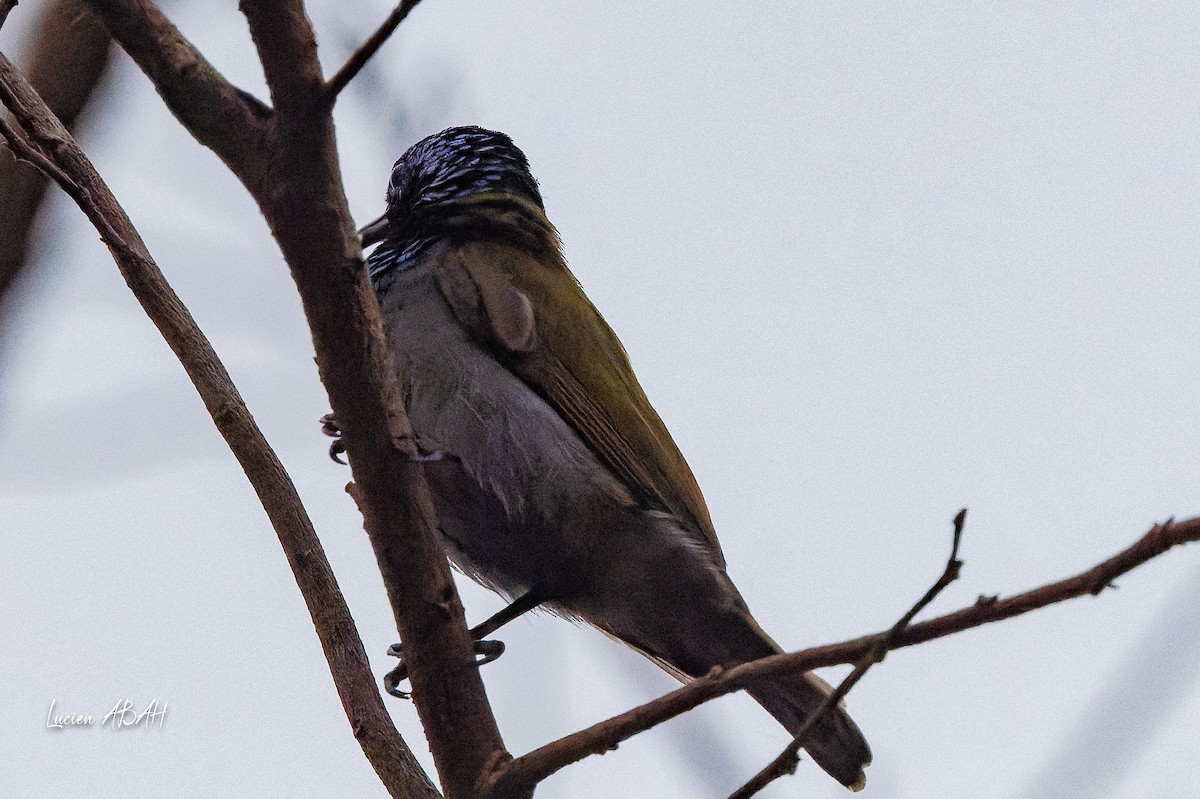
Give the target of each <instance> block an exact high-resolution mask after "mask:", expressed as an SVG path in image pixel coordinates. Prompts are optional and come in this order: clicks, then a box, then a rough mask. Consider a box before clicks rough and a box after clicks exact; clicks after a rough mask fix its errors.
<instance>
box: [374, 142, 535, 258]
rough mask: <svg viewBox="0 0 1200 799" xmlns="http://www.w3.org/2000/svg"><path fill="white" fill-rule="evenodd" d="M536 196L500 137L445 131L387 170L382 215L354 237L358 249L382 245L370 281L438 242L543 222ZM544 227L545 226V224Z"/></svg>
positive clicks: (519, 157) (515, 152) (514, 151)
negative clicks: (524, 221) (519, 220)
mask: <svg viewBox="0 0 1200 799" xmlns="http://www.w3.org/2000/svg"><path fill="white" fill-rule="evenodd" d="M543 207H544V206H543V204H542V195H541V193H540V192H539V191H538V186H537V181H536V180H534V177H533V175H532V174H531V173H530V171H529V161H528V160H527V159H526V158H525V154H524V153H523V152H521V151H520V149H518V148H517V146H516V145H515V144H513V142H512V139H510V138H509V137H508V136H506V135H505V134H503V133H497V132H496V131H491V130H485V129H483V128H479V127H474V126H469V127H459V128H448V129H446V130H443V131H442V132H441V133H436V134H434V135H432V136H428V137H426V138H424V139H422V140H421V141H419V142H417V143H416V144H414V145H413V146H412V147H410V148H409V149H408V151H407V152H406V153H404V155H402V156H400V160H398V161H396V164H395V166H393V167H392V177H391V180H389V181H388V188H387V210H386V211H385V212H384V214H383V216H381V217H379V218H378V219H376V220H375V221H373V222H371V223H369V224H368V225H366V226H364V227H363V228H362V229H361V230H359V233H360V234H361V236H362V242H363V246H364V247H368V246H370V245H372V244H377V243H379V244H381V246H380V247H379V248H378V249H377V250H376V251H375V252H374V253H372V255H371V257H370V259H369V263H370V266H371V274H372V276H376V275H378V274H379V273H381V272H383V271H388V270H391V269H394V268H397V267H399V268H404V267H405V266H407V265H409V264H411V262H412V260H413V259H414V258H415V256H417V255H418V254H419V253H420V252H422V251H424V250H425V249H426V248H427V247H428V246H429V245H430V244H432V243H434V242H436V241H439V240H442V239H445V238H498V239H508V238H511V237H512V231H507V232H506V231H505V229H504V228H506V227H511V226H512V224H513V221H514V220H513V219H512V216H513V213H512V212H513V210H514V209H517V210H518V211H519V210H520V209H522V208H524V209H525V213H524V214H520V213H518V214H517V216H518V217H522V216H524V217H528V216H531V215H532V216H535V217H536V216H542V218H543V219H544V216H543ZM547 224H548V223H547Z"/></svg>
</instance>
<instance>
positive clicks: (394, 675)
mask: <svg viewBox="0 0 1200 799" xmlns="http://www.w3.org/2000/svg"><path fill="white" fill-rule="evenodd" d="M472 643H473V646H474V650H475V654H476V655H479V656H480V657H479V658H478V659H477V660H475V662H474V666H475V667H476V668H478V667H480V666H482V665H483V664H484V663H491V662H492V661H493V660H495V659H496V658H498V657H500V656H501V655H503V654H504V642H503V641H474V642H472ZM387 654H388V657H394V658H399V659H400V662H399V663H397V664H396V668H394V669H392V670H391V671H389V672H388V673H387V674H385V675H384V677H383V688H384V690H385V691H387V692H388V693H389V694H391V695H392V696H396V697H399V698H401V699H409V698H411V697H412V693H411V692H408V691H401V690H400V683H402V682H404V681H405V680H407V679H408V663H407V662H405V660H404V645H403V644H392V645H391V646H389V647H388V650H387Z"/></svg>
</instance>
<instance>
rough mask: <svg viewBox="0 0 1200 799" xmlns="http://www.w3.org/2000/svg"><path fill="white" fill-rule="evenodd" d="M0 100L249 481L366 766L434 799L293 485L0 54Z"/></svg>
mask: <svg viewBox="0 0 1200 799" xmlns="http://www.w3.org/2000/svg"><path fill="white" fill-rule="evenodd" d="M0 99H2V100H3V102H4V104H5V105H6V106H7V107H8V108H9V109H10V110H11V111H12V112H13V114H14V116H15V117H16V118H17V119H18V120H19V121H20V124H21V125H22V126H23V127H24V128H25V130H26V131H28V133H29V138H28V140H26V139H25V138H23V137H22V136H21V135H20V134H19V133H18V132H16V131H12V130H7V129H6V130H5V136H6V137H7V138H10V140H11V141H12V144H13V146H15V147H16V148H18V149H19V150H20V152H21V155H22V156H23V157H25V158H27V159H28V160H29V161H30V162H32V163H34V164H35V165H37V166H38V167H39V168H41V169H44V170H45V172H46V173H47V174H48V175H49V176H50V177H52V178H53V179H54V180H55V181H56V182H58V183H59V185H60V186H62V188H63V189H64V190H65V191H66V192H67V193H68V194H69V195H70V196H71V198H72V199H74V200H75V202H76V203H77V204H78V205H79V207H80V208H81V209H82V210H83V211H84V213H85V214H87V216H88V218H89V219H90V220H91V221H92V223H93V224H94V225H95V227H96V229H97V230H98V231H99V233H100V237H101V239H103V241H104V242H105V244H107V245H108V247H109V249H110V250H111V251H112V254H113V257H114V259H115V260H116V262H117V265H118V267H119V268H120V270H121V274H122V276H123V277H124V278H125V281H126V282H127V283H128V284H129V287H130V289H132V291H133V293H134V295H135V296H136V297H137V299H138V301H139V302H140V303H141V305H142V307H143V308H144V309H145V311H146V313H147V315H148V316H149V317H150V318H151V320H152V321H153V322H154V324H155V326H156V327H157V328H158V329H159V331H160V332H161V333H162V335H163V338H164V339H166V341H167V343H168V344H169V345H170V347H171V349H172V350H173V351H174V352H175V354H176V356H177V357H178V358H179V361H180V363H182V364H183V367H184V369H185V370H186V371H187V374H188V376H189V377H190V378H191V380H192V382H193V383H194V384H195V386H196V389H197V391H198V392H199V394H200V396H201V398H202V399H203V400H204V404H205V407H207V408H208V411H209V414H210V415H211V416H212V418H213V421H214V422H215V423H216V425H217V428H218V429H219V430H220V432H221V435H222V436H223V437H224V438H225V441H226V442H227V443H228V444H229V448H230V449H231V450H232V451H233V453H234V455H235V456H236V457H237V459H238V462H239V463H240V464H241V465H242V468H243V469H244V470H245V472H246V476H247V477H248V478H249V480H250V482H251V484H252V485H253V486H254V489H255V492H256V493H257V494H258V497H259V499H260V501H261V502H262V505H263V507H264V509H265V510H266V512H267V515H268V517H270V519H271V523H272V525H273V526H274V528H275V531H276V533H277V534H278V536H279V541H280V544H281V545H282V546H283V549H284V552H285V553H286V554H287V558H288V562H289V563H290V564H291V567H292V571H293V574H294V575H295V577H296V582H297V584H298V585H299V586H300V590H301V592H302V594H303V595H304V599H305V602H306V603H307V604H308V609H309V613H310V614H311V616H312V619H313V624H314V625H315V627H316V629H317V634H318V636H319V637H320V640H321V645H322V647H323V648H324V650H325V656H326V658H327V659H328V661H329V665H330V670H331V672H332V673H333V677H334V682H335V684H336V686H337V689H338V693H339V695H340V697H341V699H342V704H343V706H344V707H345V709H346V714H347V716H348V717H349V719H350V722H351V726H352V728H353V730H354V733H355V736H356V737H357V738H358V739H359V742H360V744H361V746H362V747H363V750H364V751H365V752H366V753H367V756H368V758H369V759H370V760H371V763H372V765H373V766H374V767H375V769H376V771H377V772H378V773H379V775H380V777H381V779H383V781H384V783H385V784H386V785H387V786H388V788H389V789H390V790H391V792H392V795H393V796H396V797H433V796H437V791H436V790H434V789H433V787H432V786H431V785H430V784H429V782H428V779H427V778H426V777H425V775H424V773H423V772H422V770H421V767H420V765H419V764H418V763H417V761H416V759H415V758H414V757H413V756H412V753H411V751H410V750H409V749H408V748H407V746H405V744H404V742H403V740H402V739H401V738H400V736H399V733H397V732H396V729H395V727H394V726H393V725H392V722H391V719H390V717H389V716H388V714H387V711H386V709H385V708H384V706H383V703H382V700H381V697H380V695H379V691H378V689H377V688H376V687H375V681H374V678H373V677H372V675H371V671H370V666H369V664H368V662H367V656H366V652H365V651H364V650H363V645H362V641H361V640H360V638H359V637H358V633H357V631H356V630H355V627H354V620H353V619H352V618H351V616H350V612H349V609H348V608H347V607H346V604H345V601H344V599H343V598H342V595H341V592H340V591H339V590H338V586H337V582H336V581H335V579H334V576H333V572H332V571H331V570H330V567H329V563H328V561H327V560H326V559H325V554H324V552H323V550H322V548H321V543H320V541H319V540H318V539H317V537H316V534H315V532H314V530H313V527H312V522H311V521H310V520H309V518H308V515H307V513H306V512H305V510H304V507H303V506H302V504H301V502H300V498H299V496H298V495H297V493H296V490H295V487H294V486H293V485H292V482H291V479H290V478H289V477H288V475H287V473H286V472H285V471H284V468H283V465H282V464H281V463H280V462H279V459H278V458H277V457H276V456H275V453H274V452H273V451H272V450H271V448H270V446H269V445H268V444H267V442H266V440H265V438H264V437H263V435H262V433H261V431H260V430H259V429H258V427H257V425H255V423H254V420H253V418H252V417H251V416H250V412H249V410H248V409H247V408H246V406H245V403H244V402H243V401H242V398H241V396H240V395H239V394H238V392H237V389H236V388H235V387H234V385H233V383H232V381H231V380H230V378H229V374H228V373H227V372H226V371H225V367H224V366H223V365H222V364H221V362H220V360H219V358H218V357H217V355H216V353H215V352H214V351H213V349H212V346H211V345H210V344H209V342H208V340H207V339H206V338H205V336H204V334H203V333H202V332H201V331H200V330H199V328H198V327H197V326H196V323H195V321H194V320H193V319H192V317H191V314H190V313H188V310H187V308H186V307H184V305H183V303H182V302H181V301H180V300H179V298H178V297H177V296H176V295H175V293H174V291H172V289H171V287H170V286H169V285H168V284H167V282H166V280H165V278H164V277H163V275H162V273H161V272H160V271H159V269H158V266H157V264H155V263H154V261H153V260H152V258H151V257H150V254H149V252H148V251H147V250H146V247H145V245H144V244H143V242H142V240H141V237H140V236H139V235H138V233H137V231H136V230H135V229H134V228H133V225H132V224H131V223H130V221H129V219H128V217H127V216H126V215H125V212H124V211H123V210H122V208H121V207H120V205H119V204H118V203H117V201H116V198H115V197H113V195H112V193H111V192H110V191H109V190H108V187H107V186H106V185H105V184H104V182H103V180H102V179H101V178H100V176H99V174H97V173H96V171H95V169H94V168H93V167H92V165H91V163H90V162H89V161H88V160H87V158H86V157H85V156H84V155H83V153H82V152H81V151H80V150H79V148H78V147H77V146H76V144H75V142H74V141H73V140H72V139H71V137H70V135H69V134H68V133H67V131H66V130H65V129H64V128H63V127H62V126H61V124H59V122H58V120H56V119H55V118H54V116H53V114H51V113H50V111H49V109H48V108H46V106H45V104H44V103H42V102H41V100H40V98H38V96H37V95H36V93H35V92H34V91H33V90H32V89H31V88H30V87H29V85H28V84H27V83H26V82H25V80H24V78H22V77H21V76H20V74H19V73H18V72H17V71H16V70H15V69H14V68H13V66H12V64H10V63H9V62H8V60H7V59H5V58H4V57H3V56H0Z"/></svg>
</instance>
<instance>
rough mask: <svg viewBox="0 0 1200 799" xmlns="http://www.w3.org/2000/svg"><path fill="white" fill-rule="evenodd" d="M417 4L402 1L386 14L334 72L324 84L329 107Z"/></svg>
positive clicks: (415, 1)
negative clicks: (374, 29) (378, 24)
mask: <svg viewBox="0 0 1200 799" xmlns="http://www.w3.org/2000/svg"><path fill="white" fill-rule="evenodd" d="M419 2H421V0H403V2H402V3H400V4H399V5H398V6H396V7H395V8H394V9H392V13H390V14H388V16H387V19H385V20H384V21H383V24H382V25H380V26H379V28H378V29H377V30H376V31H375V32H374V33H372V34H371V36H370V37H369V38H368V39H367V40H366V41H365V42H363V43H362V46H361V47H359V48H358V49H357V50H355V51H354V52H353V53H352V54H351V55H350V58H348V59H347V60H346V63H345V64H342V68H341V69H339V70H338V71H337V72H335V73H334V75H333V77H332V78H330V79H329V80H328V82H326V84H325V100H326V101H327V102H328V103H329V104H330V105H332V104H333V103H334V101H335V100H337V96H338V95H339V94H340V93H341V91H342V89H344V88H346V86H347V85H348V84H349V83H350V81H352V80H354V76H355V75H357V74H358V73H359V72H360V71H361V70H362V68H363V67H365V66H366V65H367V62H368V61H370V60H371V57H372V56H373V55H375V53H376V52H378V51H379V48H380V47H382V46H383V43H384V42H386V41H387V40H388V38H389V37H390V36H391V35H392V34H393V33H395V31H396V28H398V27H400V23H401V22H403V21H404V18H405V17H407V16H408V12H410V11H412V10H413V9H414V8H416V6H417V3H419Z"/></svg>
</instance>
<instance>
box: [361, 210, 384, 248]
mask: <svg viewBox="0 0 1200 799" xmlns="http://www.w3.org/2000/svg"><path fill="white" fill-rule="evenodd" d="M390 224H391V223H390V222H389V221H388V217H387V214H386V213H385V214H384V215H383V216H381V217H379V218H378V219H375V220H373V221H371V222H368V223H367V224H365V225H363V226H362V227H361V228H359V229H358V235H360V236H362V246H364V247H370V246H371V245H372V244H378V243H379V242H381V241H383V240H384V238H385V237H386V236H387V232H388V225H390Z"/></svg>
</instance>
